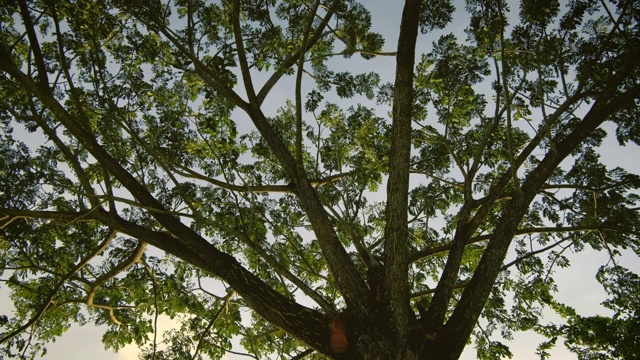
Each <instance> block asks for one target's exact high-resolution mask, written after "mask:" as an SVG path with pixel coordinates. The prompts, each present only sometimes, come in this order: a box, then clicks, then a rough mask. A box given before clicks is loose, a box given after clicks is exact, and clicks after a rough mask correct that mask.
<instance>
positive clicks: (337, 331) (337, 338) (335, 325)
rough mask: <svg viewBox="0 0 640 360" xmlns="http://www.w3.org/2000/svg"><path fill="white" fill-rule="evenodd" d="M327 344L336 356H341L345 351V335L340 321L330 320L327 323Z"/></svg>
mask: <svg viewBox="0 0 640 360" xmlns="http://www.w3.org/2000/svg"><path fill="white" fill-rule="evenodd" d="M329 334H330V335H329V336H330V338H329V344H330V346H331V350H333V351H334V352H335V353H337V354H342V353H344V352H345V351H347V346H348V345H349V343H348V342H347V334H345V331H344V323H343V322H342V320H340V319H331V321H329Z"/></svg>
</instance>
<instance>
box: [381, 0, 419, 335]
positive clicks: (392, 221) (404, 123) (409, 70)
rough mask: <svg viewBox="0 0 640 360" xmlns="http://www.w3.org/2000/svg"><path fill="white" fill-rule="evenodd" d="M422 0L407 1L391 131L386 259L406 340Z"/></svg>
mask: <svg viewBox="0 0 640 360" xmlns="http://www.w3.org/2000/svg"><path fill="white" fill-rule="evenodd" d="M420 4H421V1H420V0H407V1H406V2H405V5H404V10H403V12H402V23H401V25H400V37H399V39H398V52H397V56H396V78H395V88H394V102H393V123H392V127H391V154H390V155H389V164H390V166H389V180H388V182H387V207H386V209H385V220H386V224H385V228H384V259H385V273H384V282H385V297H386V299H385V300H386V302H387V303H386V306H387V308H388V310H389V313H390V314H391V316H392V324H393V325H394V327H395V331H397V333H396V335H397V336H398V338H399V339H402V340H403V341H404V340H406V334H407V332H408V325H409V320H410V319H411V318H412V317H413V312H412V311H411V309H410V307H409V282H408V281H409V279H408V276H409V275H408V274H409V273H408V263H407V248H408V244H407V240H408V237H409V234H408V229H407V207H408V201H409V200H408V193H409V165H410V157H411V120H412V118H411V117H412V109H413V67H414V63H415V47H416V39H417V37H418V17H419V14H420Z"/></svg>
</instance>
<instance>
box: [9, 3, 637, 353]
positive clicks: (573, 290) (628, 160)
mask: <svg viewBox="0 0 640 360" xmlns="http://www.w3.org/2000/svg"><path fill="white" fill-rule="evenodd" d="M361 2H362V3H363V4H364V5H365V6H368V8H369V10H370V11H371V12H372V20H373V27H374V31H377V32H380V33H382V34H383V35H384V36H385V39H386V45H385V48H384V51H395V43H396V40H397V36H398V30H399V24H400V13H401V10H402V4H403V2H402V1H385V0H364V1H361ZM456 3H457V4H456V5H457V8H458V11H464V5H462V6H461V5H460V4H461V3H462V4H463V3H464V1H456ZM454 19H456V18H455V17H454ZM457 20H458V21H459V22H458V23H455V24H450V25H449V26H448V27H447V29H446V32H455V33H457V34H460V33H461V30H462V29H463V28H464V27H465V26H466V25H467V18H466V17H464V16H463V17H458V18H457ZM437 37H438V36H434V35H420V38H419V40H418V42H419V44H420V46H422V47H423V49H424V47H425V46H428V45H430V44H431V42H432V41H435V40H437ZM461 38H462V39H464V35H462V36H461ZM420 55H421V52H420V51H418V54H417V56H418V57H419V56H420ZM358 58H359V57H358V56H354V57H353V58H352V59H348V60H342V61H344V66H345V70H346V69H354V65H353V63H352V61H357V62H358V63H357V64H358V65H357V71H360V72H364V71H373V70H375V71H378V72H379V73H381V76H382V78H383V79H384V80H385V81H391V80H392V79H393V73H394V70H395V61H394V59H393V58H392V57H382V58H376V59H373V60H369V61H363V60H358ZM339 61H340V60H335V62H334V64H335V63H337V62H339ZM338 66H340V64H339V63H338ZM289 89H290V88H289V87H288V86H283V85H280V86H279V87H276V88H275V89H274V90H273V91H274V92H275V93H273V94H271V95H270V99H269V101H267V102H266V103H267V104H275V106H281V105H283V104H284V100H285V99H292V97H293V94H292V93H291V91H290V90H289ZM273 110H275V109H273ZM379 115H381V116H383V115H384V114H383V113H380V114H379ZM638 150H639V149H637V146H631V147H628V148H620V147H619V146H618V145H617V142H616V141H615V139H612V138H611V137H609V139H608V140H607V142H606V145H605V146H604V147H603V154H602V155H603V162H604V163H605V164H607V165H608V166H609V165H610V166H611V167H613V166H615V165H618V166H621V167H623V168H625V169H626V170H627V171H630V172H634V173H640V165H638V162H637V158H636V157H635V156H633V154H638ZM572 255H573V256H570V260H571V262H572V266H571V267H570V268H568V269H559V270H557V274H556V277H555V279H556V282H557V285H558V288H559V293H558V295H557V298H558V299H559V300H560V301H561V302H564V303H567V304H568V305H571V306H573V307H574V308H576V310H578V312H579V313H582V314H583V315H595V314H603V315H604V314H607V313H606V311H605V310H606V309H604V308H603V307H602V306H600V305H599V303H600V302H602V301H603V300H604V299H605V294H604V292H603V290H602V288H601V287H600V285H599V284H598V283H597V281H596V280H595V274H596V272H597V270H598V267H599V266H601V265H602V264H604V263H606V260H607V258H606V255H605V254H599V253H596V252H594V251H590V250H585V251H584V252H582V253H579V254H572ZM509 259H510V258H508V259H507V261H509ZM620 262H621V265H623V266H627V267H630V268H632V269H635V270H636V272H638V271H640V266H639V265H638V264H637V258H636V257H635V256H626V257H624V258H623V259H621V261H620ZM0 304H8V299H7V296H6V292H5V291H0ZM0 307H2V308H3V309H0V313H6V307H5V305H2V306H0ZM550 316H551V318H553V314H551V313H550ZM170 326H171V321H169V320H167V319H161V321H160V328H168V327H170ZM101 337H102V329H100V328H96V327H93V326H84V327H80V326H74V327H72V328H71V329H70V330H69V331H68V332H67V333H65V334H64V335H63V336H62V337H60V338H59V339H58V340H57V341H56V342H55V343H53V344H50V345H49V346H48V354H47V355H46V356H45V357H43V358H42V359H47V360H63V359H64V360H85V359H91V360H133V359H137V349H135V347H133V346H128V347H127V348H125V349H124V350H122V351H120V353H119V354H115V353H113V352H110V351H105V350H104V347H103V345H102V342H101ZM541 340H542V338H541V337H539V336H537V335H536V334H533V333H520V334H517V335H516V338H515V340H514V341H512V342H508V344H510V348H511V351H512V352H513V353H514V358H515V359H522V360H533V359H538V357H537V356H536V355H535V348H536V346H537V345H538V343H539V342H540V341H541ZM239 351H241V349H239ZM552 354H553V356H552V359H554V360H575V359H577V357H576V356H575V355H573V354H571V353H569V352H568V350H566V349H564V346H562V344H561V342H560V341H559V344H558V346H556V348H555V349H554V350H553V352H552ZM228 359H229V360H231V359H234V360H235V359H247V358H246V357H239V356H228ZM462 359H464V360H471V359H475V350H474V349H473V346H472V345H470V346H468V347H467V349H466V350H465V353H464V354H463V357H462Z"/></svg>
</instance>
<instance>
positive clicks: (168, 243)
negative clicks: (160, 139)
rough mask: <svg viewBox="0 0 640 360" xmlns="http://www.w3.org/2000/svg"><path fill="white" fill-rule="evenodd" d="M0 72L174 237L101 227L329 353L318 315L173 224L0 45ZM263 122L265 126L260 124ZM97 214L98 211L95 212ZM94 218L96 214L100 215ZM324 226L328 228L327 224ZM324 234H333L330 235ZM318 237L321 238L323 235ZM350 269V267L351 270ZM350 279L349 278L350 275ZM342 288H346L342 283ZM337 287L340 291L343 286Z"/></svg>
mask: <svg viewBox="0 0 640 360" xmlns="http://www.w3.org/2000/svg"><path fill="white" fill-rule="evenodd" d="M0 70H3V71H4V72H7V73H8V74H9V75H11V76H12V77H13V78H14V79H16V80H17V81H18V83H20V84H21V85H22V86H23V88H24V89H25V90H26V91H27V92H29V93H32V94H34V95H35V96H36V97H37V98H38V99H39V100H40V101H41V102H42V103H43V105H44V106H46V107H47V108H48V109H49V110H50V111H51V112H52V113H53V115H54V116H55V117H56V118H57V119H58V121H60V123H62V125H64V126H65V127H66V128H67V130H68V131H69V132H70V133H71V134H72V135H73V136H74V137H75V138H76V139H77V140H78V141H79V142H80V143H82V145H83V146H84V147H85V148H86V149H87V150H88V151H89V152H90V153H91V154H92V155H93V156H94V157H95V158H96V159H97V160H98V161H99V162H100V164H101V166H102V167H103V168H104V169H106V170H108V171H109V172H110V173H111V174H113V176H114V177H115V178H116V179H117V180H118V181H120V183H121V184H122V185H123V186H124V187H125V188H127V190H129V192H130V193H131V194H132V195H133V196H134V197H135V198H136V200H138V201H139V202H140V204H141V205H143V206H147V207H149V208H151V209H157V210H159V211H157V212H156V211H151V212H150V214H151V215H152V216H153V217H154V218H155V219H156V220H157V221H158V222H159V223H160V224H162V226H164V227H165V228H166V229H167V230H169V231H170V232H171V233H172V234H175V237H173V236H171V235H169V234H164V233H157V232H153V231H150V230H148V229H145V228H142V227H139V226H137V225H133V224H129V223H127V222H125V221H124V220H122V219H119V218H117V216H116V215H115V214H112V215H111V217H106V216H102V217H101V219H100V220H101V221H103V222H109V223H112V224H117V226H118V228H121V227H125V228H126V229H127V230H128V231H131V232H133V234H129V235H131V236H134V237H136V238H138V239H145V240H149V243H150V244H153V245H154V246H157V247H159V248H161V249H163V250H165V251H167V252H169V253H171V254H174V255H176V256H179V257H181V258H183V259H184V260H186V261H188V262H190V263H192V264H194V265H196V266H199V267H201V268H202V269H204V270H206V271H209V272H211V273H213V274H215V275H217V276H219V277H220V278H222V279H223V280H225V281H227V282H228V283H229V284H230V285H231V286H232V287H233V288H234V289H236V290H237V291H238V294H240V295H241V296H243V297H244V298H245V300H246V301H247V303H248V304H249V305H250V306H251V307H252V308H253V309H254V310H256V312H257V313H258V314H260V315H261V316H263V317H264V318H265V319H267V320H268V321H270V322H272V323H273V324H276V325H277V326H280V327H282V328H283V329H285V330H286V331H288V332H290V333H291V334H293V335H296V336H298V337H299V338H300V339H301V340H303V341H305V342H306V343H307V344H309V345H310V346H313V347H314V348H317V349H318V350H320V351H322V352H324V353H328V352H329V350H328V349H329V344H328V339H326V336H324V329H325V325H326V322H325V321H324V317H323V316H322V315H321V314H319V313H318V312H316V311H313V310H310V309H308V308H306V307H303V306H301V305H299V304H297V303H295V302H294V301H292V300H289V299H287V298H286V297H284V296H283V295H281V294H279V293H277V292H276V291H275V290H273V289H271V288H270V287H269V286H268V285H267V284H265V283H264V282H263V281H262V280H261V279H259V278H258V277H257V276H255V275H253V274H252V273H251V272H249V271H248V270H246V269H245V268H243V267H242V266H241V265H240V264H239V263H238V262H237V261H236V259H234V258H233V257H232V256H231V255H229V254H226V253H224V252H221V251H219V250H218V249H217V248H215V247H214V246H213V245H211V244H210V243H209V242H207V241H206V240H205V239H203V238H202V237H201V236H200V235H199V234H197V233H196V232H194V231H193V230H192V229H190V228H189V227H188V226H186V225H184V224H183V223H181V222H180V220H179V219H177V218H175V217H174V216H171V215H168V214H165V213H164V208H163V207H162V205H161V204H160V203H159V202H158V200H156V199H155V198H154V197H153V195H151V193H149V191H148V190H147V189H146V188H145V186H144V185H143V184H141V183H139V182H138V181H137V180H136V179H135V178H134V177H133V176H132V175H131V174H130V173H129V172H128V171H127V170H126V169H125V168H124V167H122V165H121V164H120V163H118V161H117V160H115V159H114V158H113V157H112V156H111V155H110V154H109V153H107V152H106V151H105V150H104V148H102V147H101V146H100V144H98V143H97V141H95V139H94V138H93V136H91V134H89V133H87V132H86V131H85V129H84V128H83V127H82V126H81V125H80V124H79V123H78V121H77V120H76V119H75V118H74V117H73V116H71V115H70V114H69V113H68V112H67V111H66V110H65V109H64V108H63V107H62V106H61V105H60V104H59V103H58V102H57V100H56V99H55V98H54V97H53V94H52V93H51V92H50V91H49V89H48V88H44V87H42V86H40V85H38V84H37V83H35V82H34V81H33V80H31V79H30V78H29V77H28V76H27V75H25V74H24V73H23V72H22V71H20V69H18V68H17V67H16V66H15V64H14V63H13V59H11V56H10V55H9V53H8V52H7V50H6V48H5V47H4V46H3V45H1V46H0ZM264 121H265V122H266V119H264ZM307 186H308V189H309V190H310V191H311V192H313V195H315V191H314V189H313V188H312V187H311V185H310V184H309V183H308V181H307ZM308 196H309V195H308V194H307V197H308ZM316 199H317V196H316ZM316 206H319V207H320V209H321V210H322V211H324V209H322V205H321V204H320V202H319V200H318V201H317V202H316ZM97 211H100V209H98V210H97ZM100 212H101V213H102V211H100ZM310 217H311V216H310ZM325 217H326V214H325ZM326 225H329V226H330V223H329V221H328V220H327V221H326ZM329 229H330V231H331V233H333V231H332V229H331V228H329ZM133 230H135V231H133ZM322 235H325V236H326V234H322ZM333 236H334V237H335V241H336V242H337V244H338V245H339V246H341V245H340V243H339V241H338V239H337V236H335V233H333ZM319 238H321V236H319ZM152 240H153V242H152ZM341 249H342V252H344V259H343V261H348V259H349V258H348V255H347V254H346V252H345V251H344V249H343V248H341ZM351 266H352V267H353V264H351ZM354 271H355V269H354ZM350 275H351V276H354V274H353V273H351V274H350ZM355 275H357V274H355ZM337 277H338V278H340V277H341V276H340V275H338V276H337ZM360 281H362V280H360ZM347 284H350V283H349V282H347ZM342 285H343V287H346V286H345V282H343V283H342ZM362 287H364V283H362ZM355 289H357V288H355Z"/></svg>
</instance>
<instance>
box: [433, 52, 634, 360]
mask: <svg viewBox="0 0 640 360" xmlns="http://www.w3.org/2000/svg"><path fill="white" fill-rule="evenodd" d="M632 66H633V65H632V63H627V64H625V68H623V69H621V70H620V72H619V73H618V74H616V76H614V77H612V78H611V80H610V81H609V82H608V83H607V84H606V86H605V88H604V90H603V92H602V94H601V95H600V96H599V97H598V98H597V99H596V101H595V103H594V104H593V106H592V107H591V109H590V110H589V112H588V113H587V114H586V115H585V117H584V118H583V120H582V121H581V122H580V124H577V125H576V126H575V128H574V130H573V131H572V132H571V133H570V134H569V135H567V136H566V137H564V138H556V139H554V140H555V142H556V144H557V146H556V149H555V151H551V152H549V153H548V154H547V155H546V156H545V157H544V158H543V160H542V161H541V162H540V164H539V165H538V166H537V167H536V168H535V169H534V170H533V171H531V172H530V173H529V174H528V175H527V177H526V179H525V181H524V182H523V186H522V193H521V194H519V195H517V196H516V197H514V198H513V199H512V200H511V201H509V203H508V204H507V206H506V208H505V210H504V211H503V213H502V216H501V218H500V220H499V221H498V225H497V226H496V229H495V232H494V236H493V237H492V239H491V241H490V242H489V244H488V245H487V249H486V250H485V252H484V253H483V255H482V259H481V260H480V263H479V264H478V267H477V269H476V271H475V273H474V275H473V277H472V278H471V280H470V281H469V284H468V285H467V287H465V290H464V292H463V293H462V297H461V298H460V301H459V302H458V305H457V307H456V309H455V311H454V312H453V314H452V315H451V317H450V319H449V321H448V322H447V324H446V327H445V332H444V333H443V334H442V337H441V338H440V339H439V340H440V341H441V342H442V344H441V348H443V349H444V348H446V349H449V351H446V354H443V356H442V358H443V359H457V358H458V357H459V356H460V354H461V353H462V350H463V349H464V346H465V343H466V339H467V338H468V337H469V335H470V334H471V331H472V330H473V327H474V326H475V323H476V321H477V319H478V317H479V316H480V313H481V312H482V309H483V308H484V304H485V302H486V300H487V298H488V296H489V293H490V292H491V288H492V287H493V284H494V283H495V280H496V278H497V276H498V274H499V273H500V271H501V268H502V262H503V261H504V258H505V256H506V253H507V250H508V249H509V244H510V243H511V240H512V239H513V237H514V235H515V234H516V229H517V227H518V224H519V223H520V221H521V220H522V217H523V216H524V214H525V213H526V211H527V209H528V207H529V204H530V202H531V201H532V200H533V199H534V197H535V196H536V194H537V193H538V192H539V191H540V188H541V187H542V186H543V185H544V184H545V182H546V181H547V179H548V177H549V176H550V175H551V174H552V172H553V170H554V169H555V168H556V167H557V166H558V165H559V164H560V162H561V161H562V160H563V159H564V158H565V157H567V156H568V155H569V154H570V153H571V151H573V150H574V149H575V148H576V147H577V146H578V145H579V144H580V143H581V142H583V141H584V140H585V139H586V138H587V137H588V136H589V135H590V134H591V133H592V132H593V131H594V130H595V129H596V128H597V127H598V126H600V125H601V124H602V123H603V122H604V121H605V120H607V118H608V117H609V116H611V115H612V114H613V113H614V112H616V111H618V110H619V109H620V108H622V107H624V106H626V105H628V104H629V103H631V102H632V101H634V99H635V98H637V97H638V96H640V86H635V87H631V88H629V89H628V90H627V91H626V92H624V93H622V94H620V95H616V94H615V92H616V90H617V88H618V86H620V84H621V83H622V81H623V80H624V76H626V74H627V73H628V70H629V69H630V68H631V67H632Z"/></svg>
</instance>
